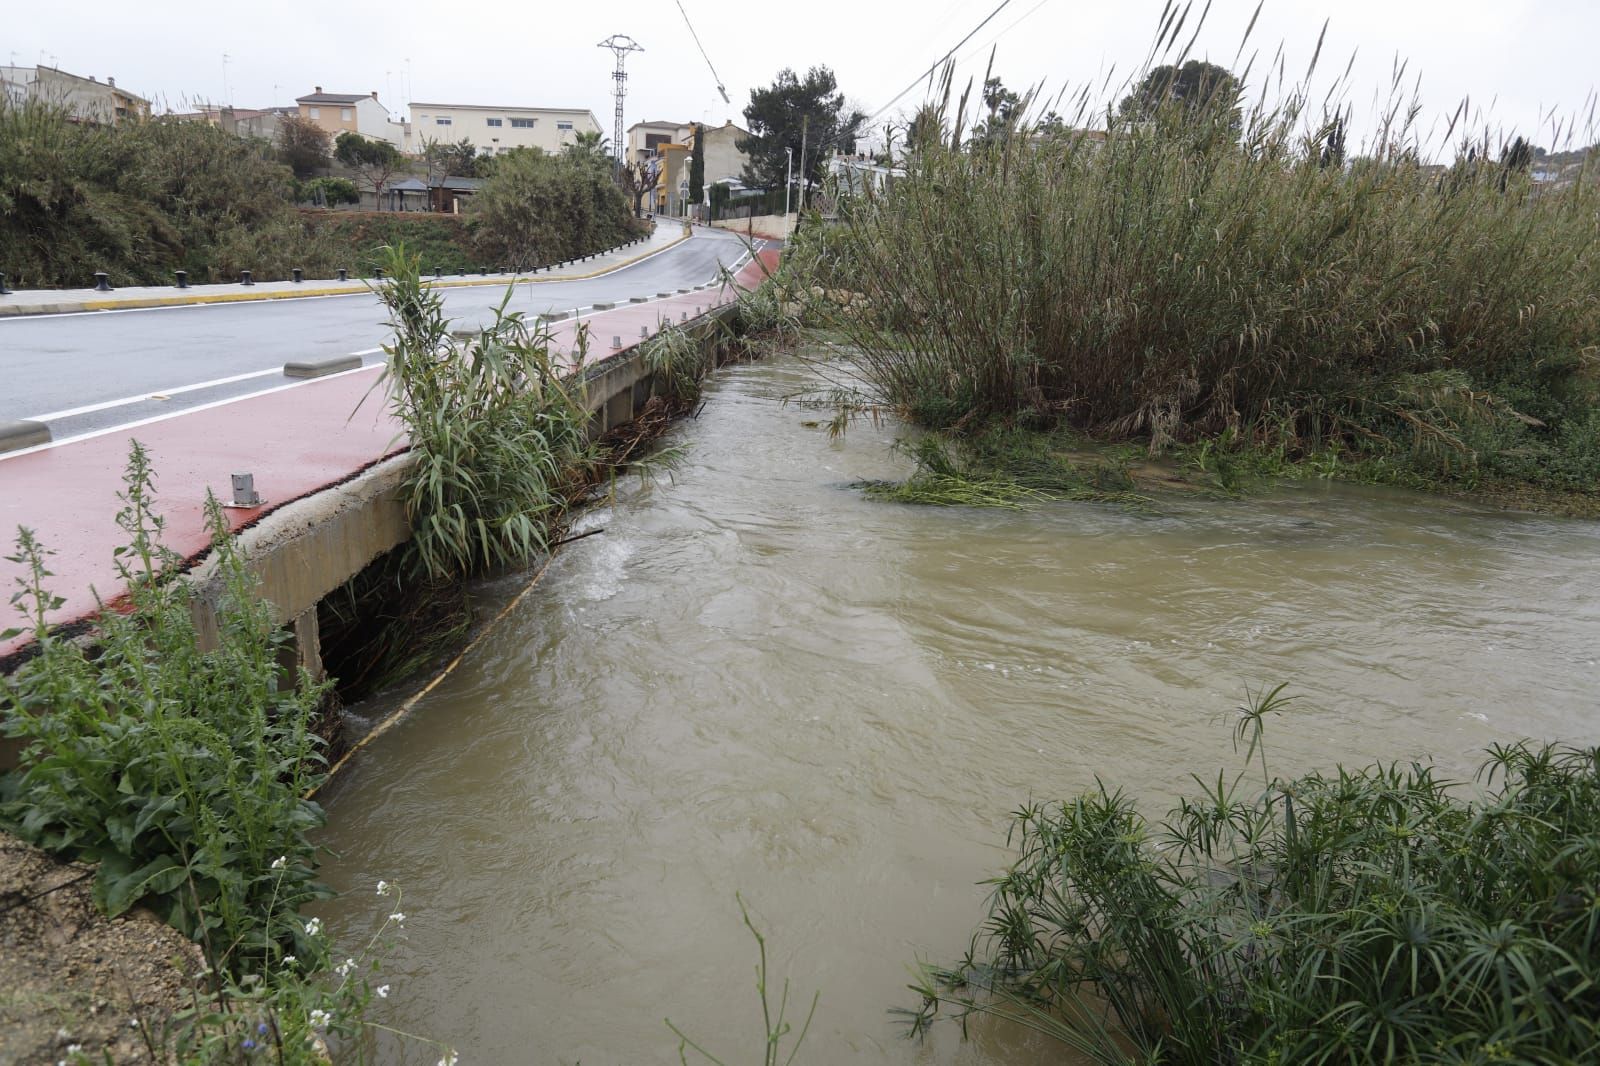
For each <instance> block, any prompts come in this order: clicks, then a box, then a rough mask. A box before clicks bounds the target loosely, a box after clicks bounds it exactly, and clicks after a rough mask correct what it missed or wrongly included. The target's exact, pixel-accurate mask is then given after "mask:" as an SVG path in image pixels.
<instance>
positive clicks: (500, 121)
mask: <svg viewBox="0 0 1600 1066" xmlns="http://www.w3.org/2000/svg"><path fill="white" fill-rule="evenodd" d="M484 121H485V122H487V123H489V125H491V126H504V125H505V119H501V118H491V119H485V120H484Z"/></svg>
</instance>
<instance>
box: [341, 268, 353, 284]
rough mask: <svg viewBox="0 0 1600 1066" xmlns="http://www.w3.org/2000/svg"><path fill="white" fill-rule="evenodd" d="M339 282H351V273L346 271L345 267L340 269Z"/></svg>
mask: <svg viewBox="0 0 1600 1066" xmlns="http://www.w3.org/2000/svg"><path fill="white" fill-rule="evenodd" d="M339 280H340V281H349V280H350V271H348V270H346V269H345V268H344V267H340V268H339Z"/></svg>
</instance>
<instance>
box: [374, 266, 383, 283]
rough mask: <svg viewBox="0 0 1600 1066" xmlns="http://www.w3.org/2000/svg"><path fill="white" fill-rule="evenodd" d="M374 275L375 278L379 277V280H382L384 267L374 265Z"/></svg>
mask: <svg viewBox="0 0 1600 1066" xmlns="http://www.w3.org/2000/svg"><path fill="white" fill-rule="evenodd" d="M372 276H373V277H374V278H376V279H378V280H379V281H382V280H383V267H374V268H373V269H372Z"/></svg>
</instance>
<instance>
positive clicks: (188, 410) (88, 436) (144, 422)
mask: <svg viewBox="0 0 1600 1066" xmlns="http://www.w3.org/2000/svg"><path fill="white" fill-rule="evenodd" d="M377 369H378V365H377V364H376V363H374V364H372V365H370V366H358V367H356V368H355V369H354V370H341V371H340V372H339V373H337V374H328V375H327V376H325V377H320V378H307V379H306V380H304V381H295V382H291V383H290V384H288V385H276V386H274V387H273V388H270V389H261V390H259V391H257V392H247V393H245V394H244V395H243V396H229V397H228V398H227V399H223V400H213V401H211V402H210V403H202V404H196V405H195V406H194V407H185V408H184V409H183V410H181V411H169V412H167V413H166V414H164V415H156V416H154V417H152V418H141V419H139V420H138V421H137V422H124V423H122V424H121V425H117V426H108V427H106V428H105V429H96V430H92V431H91V432H88V433H79V434H78V435H77V436H75V437H63V438H61V439H60V440H53V441H50V442H49V443H48V444H35V445H34V446H33V447H31V448H18V449H17V450H16V451H14V452H6V453H5V454H4V455H0V463H3V462H5V461H6V460H7V459H15V458H18V457H19V456H23V455H32V454H33V453H34V452H42V451H48V450H49V449H51V448H59V447H61V445H63V444H76V443H77V442H78V441H80V440H92V439H93V438H95V437H104V436H105V435H106V434H108V433H122V432H126V431H127V430H130V429H138V428H139V427H140V426H148V425H151V424H152V423H155V422H165V421H167V420H168V419H169V418H182V417H183V416H184V415H191V414H194V413H195V412H196V411H208V410H210V409H211V408H213V407H223V406H226V405H227V404H230V403H238V402H239V401H240V400H250V399H254V398H255V397H257V396H270V395H272V394H273V393H275V392H286V391H287V390H289V389H298V388H300V387H301V386H304V385H313V384H316V383H317V382H319V381H332V380H333V379H334V378H342V377H348V376H349V375H351V374H364V373H366V372H368V371H370V370H377Z"/></svg>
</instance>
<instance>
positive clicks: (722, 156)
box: [696, 119, 750, 184]
mask: <svg viewBox="0 0 1600 1066" xmlns="http://www.w3.org/2000/svg"><path fill="white" fill-rule="evenodd" d="M749 136H750V131H749V130H747V129H745V128H744V127H742V126H736V125H734V123H733V121H732V120H731V119H730V120H729V121H727V122H725V123H723V124H722V125H720V126H704V127H702V128H701V131H700V143H699V144H698V145H697V146H696V147H697V149H698V150H699V152H700V153H701V154H702V155H703V156H705V161H706V183H707V184H710V183H711V182H713V181H723V180H724V179H727V178H734V179H737V180H739V181H743V180H744V168H745V165H746V164H747V163H749V162H750V157H749V156H748V155H746V154H745V153H744V152H743V151H742V150H741V149H740V148H739V142H740V141H742V140H744V139H746V138H747V137H749Z"/></svg>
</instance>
